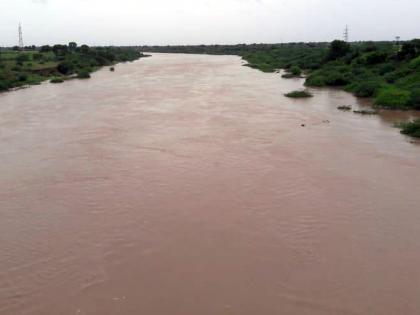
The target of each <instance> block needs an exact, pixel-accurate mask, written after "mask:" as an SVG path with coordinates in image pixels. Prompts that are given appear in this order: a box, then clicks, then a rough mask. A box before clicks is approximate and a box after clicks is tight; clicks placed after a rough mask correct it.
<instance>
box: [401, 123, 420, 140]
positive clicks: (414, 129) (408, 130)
mask: <svg viewBox="0 0 420 315" xmlns="http://www.w3.org/2000/svg"><path fill="white" fill-rule="evenodd" d="M397 127H399V128H400V129H401V133H402V134H405V135H409V136H412V137H416V138H420V119H417V120H413V121H409V122H404V123H400V124H397Z"/></svg>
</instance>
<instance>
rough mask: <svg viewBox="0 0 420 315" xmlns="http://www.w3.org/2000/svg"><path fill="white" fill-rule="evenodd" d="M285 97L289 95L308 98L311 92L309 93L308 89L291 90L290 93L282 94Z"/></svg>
mask: <svg viewBox="0 0 420 315" xmlns="http://www.w3.org/2000/svg"><path fill="white" fill-rule="evenodd" d="M284 95H285V96H286V97H290V98H308V97H313V95H312V94H311V93H309V92H308V91H293V92H290V93H286V94H284Z"/></svg>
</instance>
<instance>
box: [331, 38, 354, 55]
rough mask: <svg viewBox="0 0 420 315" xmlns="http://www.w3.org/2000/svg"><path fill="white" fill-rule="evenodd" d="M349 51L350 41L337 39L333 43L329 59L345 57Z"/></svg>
mask: <svg viewBox="0 0 420 315" xmlns="http://www.w3.org/2000/svg"><path fill="white" fill-rule="evenodd" d="M348 52H350V44H349V43H347V42H345V41H342V40H335V41H333V42H332V43H331V46H330V50H329V51H328V57H327V58H328V60H336V59H338V58H340V57H344V56H345V55H347V53H348Z"/></svg>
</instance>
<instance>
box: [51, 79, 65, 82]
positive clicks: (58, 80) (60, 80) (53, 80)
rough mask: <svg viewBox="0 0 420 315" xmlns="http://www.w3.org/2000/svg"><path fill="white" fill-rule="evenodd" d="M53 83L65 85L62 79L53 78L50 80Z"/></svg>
mask: <svg viewBox="0 0 420 315" xmlns="http://www.w3.org/2000/svg"><path fill="white" fill-rule="evenodd" d="M50 82H51V83H63V82H64V80H63V79H61V78H53V79H51V80H50Z"/></svg>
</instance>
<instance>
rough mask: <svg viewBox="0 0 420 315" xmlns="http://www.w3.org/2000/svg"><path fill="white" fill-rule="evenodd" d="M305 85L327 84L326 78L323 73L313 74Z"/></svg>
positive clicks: (319, 85) (318, 85) (317, 85)
mask: <svg viewBox="0 0 420 315" xmlns="http://www.w3.org/2000/svg"><path fill="white" fill-rule="evenodd" d="M305 85H307V86H316V87H321V86H325V85H326V83H325V78H324V76H322V75H311V76H309V77H308V78H307V79H306V82H305Z"/></svg>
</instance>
